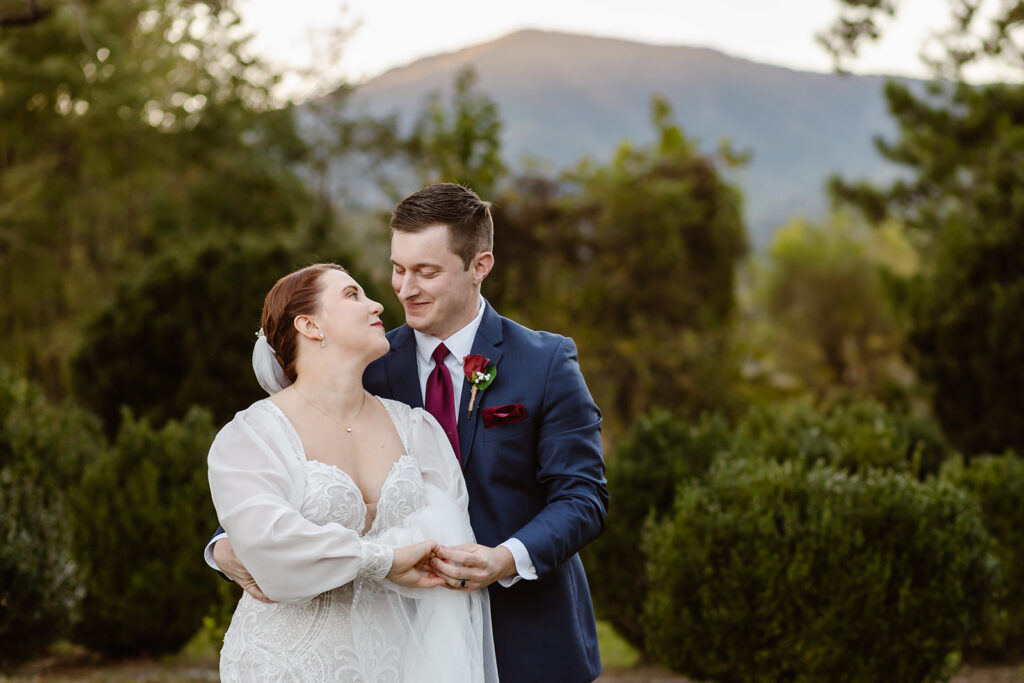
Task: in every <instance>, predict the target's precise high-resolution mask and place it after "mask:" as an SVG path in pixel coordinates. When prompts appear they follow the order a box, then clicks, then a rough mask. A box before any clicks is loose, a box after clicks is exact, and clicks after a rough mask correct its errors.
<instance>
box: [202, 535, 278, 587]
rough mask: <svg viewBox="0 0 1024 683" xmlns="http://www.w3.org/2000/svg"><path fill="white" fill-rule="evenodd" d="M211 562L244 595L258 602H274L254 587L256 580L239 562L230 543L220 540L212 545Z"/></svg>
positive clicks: (224, 539)
mask: <svg viewBox="0 0 1024 683" xmlns="http://www.w3.org/2000/svg"><path fill="white" fill-rule="evenodd" d="M213 561H214V562H216V563H217V566H218V567H220V570H221V571H222V572H224V574H225V575H227V577H228V578H229V579H231V580H232V581H234V582H235V583H237V584H238V585H239V586H241V587H242V590H244V591H245V592H246V593H248V594H249V595H251V596H252V597H254V598H256V599H257V600H259V601H260V602H274V601H273V600H271V599H270V598H268V597H267V596H266V595H264V594H263V591H261V590H260V587H259V586H257V585H256V580H255V579H254V578H252V574H250V573H249V572H248V570H246V568H245V566H244V565H242V563H241V562H239V560H238V556H237V555H235V550H234V548H232V547H231V541H229V540H228V539H226V538H222V539H220V540H219V541H217V542H216V543H214V544H213Z"/></svg>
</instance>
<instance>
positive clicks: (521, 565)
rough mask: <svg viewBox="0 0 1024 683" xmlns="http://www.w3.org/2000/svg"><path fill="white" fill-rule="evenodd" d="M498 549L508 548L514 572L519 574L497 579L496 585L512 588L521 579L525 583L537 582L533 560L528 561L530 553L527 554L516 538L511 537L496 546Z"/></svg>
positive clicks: (524, 547) (521, 543)
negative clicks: (525, 581) (514, 564)
mask: <svg viewBox="0 0 1024 683" xmlns="http://www.w3.org/2000/svg"><path fill="white" fill-rule="evenodd" d="M498 547H499V548H508V551H509V552H510V553H512V559H513V560H514V561H515V563H516V571H517V572H519V573H518V574H515V575H513V576H506V577H505V578H503V579H498V585H500V586H503V587H505V588H508V587H509V586H513V585H515V584H517V583H519V581H520V580H521V579H526V580H527V581H536V580H537V569H536V568H535V567H534V566H533V560H531V559H530V553H529V552H527V550H526V546H525V545H523V542H522V541H520V540H519V539H518V538H515V537H512V538H510V539H508V540H507V541H505V542H504V543H502V544H501V545H499V546H498Z"/></svg>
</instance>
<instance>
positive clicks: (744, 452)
mask: <svg viewBox="0 0 1024 683" xmlns="http://www.w3.org/2000/svg"><path fill="white" fill-rule="evenodd" d="M730 453H731V454H732V455H734V456H738V457H740V458H746V457H748V456H751V455H756V456H759V457H763V458H767V459H770V460H775V461H777V462H783V461H786V460H791V459H798V460H801V461H803V462H805V463H806V464H808V465H812V464H814V463H819V462H820V463H826V464H830V465H834V466H836V467H839V468H842V469H844V470H847V471H849V472H857V471H859V470H862V469H864V468H877V469H885V470H892V471H897V472H909V473H912V474H915V475H917V476H919V477H921V478H924V477H925V476H926V475H930V474H934V473H935V472H937V471H938V470H939V467H940V466H941V464H942V462H943V461H944V460H945V459H946V458H947V457H948V455H949V453H950V450H949V446H948V445H947V444H946V442H945V441H944V439H943V438H942V435H941V433H940V432H939V430H938V429H937V428H936V427H934V426H933V425H931V424H930V423H928V422H926V421H924V420H922V419H920V418H914V417H908V416H904V415H900V414H898V413H893V412H891V411H889V410H887V409H886V408H885V406H883V405H881V404H879V403H876V402H874V401H856V402H850V403H847V404H840V405H838V406H835V407H833V408H832V409H831V410H829V411H827V412H825V413H820V412H818V411H816V410H814V409H813V408H811V407H810V406H808V405H806V404H803V403H797V404H793V405H790V406H787V407H784V408H779V407H772V408H771V409H767V408H759V409H755V410H753V411H751V412H750V413H749V414H748V415H747V416H746V417H745V418H744V420H743V421H742V422H741V423H740V424H739V426H738V427H737V433H736V438H735V440H734V441H733V445H732V448H731V449H730Z"/></svg>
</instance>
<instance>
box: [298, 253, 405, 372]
mask: <svg viewBox="0 0 1024 683" xmlns="http://www.w3.org/2000/svg"><path fill="white" fill-rule="evenodd" d="M320 287H321V293H320V305H319V308H318V310H317V313H316V314H315V315H312V316H309V321H308V322H307V323H306V326H305V330H306V331H307V332H308V331H310V330H312V331H313V333H314V334H313V340H314V341H317V342H318V341H319V337H318V334H316V333H317V332H320V333H323V335H324V338H325V340H326V342H327V346H326V348H325V349H324V351H328V352H331V353H333V354H343V355H344V357H347V358H367V359H369V360H374V359H376V358H379V357H381V356H383V355H384V354H385V353H387V352H388V349H389V348H390V345H389V344H388V340H387V339H386V338H385V336H384V324H383V323H382V322H381V320H380V314H381V312H382V311H383V310H384V307H383V306H381V305H380V304H379V303H377V302H376V301H374V300H373V299H370V298H368V297H367V296H366V293H365V292H363V288H362V287H360V286H359V283H358V282H356V281H355V280H353V279H352V276H351V275H349V274H348V273H345V272H342V271H340V270H328V271H326V272H324V273H323V274H321V275H320ZM300 320H301V317H300V318H296V324H302V323H301V322H300ZM310 323H311V324H312V325H313V327H310V326H309V324H310ZM299 331H300V332H303V328H300V330H299ZM306 336H307V337H309V336H310V335H309V334H308V333H307V334H306ZM316 350H317V351H320V349H316Z"/></svg>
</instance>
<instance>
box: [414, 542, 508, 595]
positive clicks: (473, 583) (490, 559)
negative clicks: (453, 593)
mask: <svg viewBox="0 0 1024 683" xmlns="http://www.w3.org/2000/svg"><path fill="white" fill-rule="evenodd" d="M430 564H431V566H432V567H433V568H434V572H435V573H437V575H438V576H441V577H442V578H443V579H444V580H445V586H446V587H448V588H451V589H453V590H477V589H479V588H486V587H487V586H490V585H491V584H492V583H494V582H495V581H497V580H498V579H503V578H505V577H506V576H512V575H513V574H515V573H516V563H515V560H514V559H513V558H512V553H511V552H509V550H508V548H505V547H504V546H498V547H497V548H489V547H488V546H485V545H479V544H477V543H463V544H462V545H456V546H450V547H448V546H441V547H439V548H438V549H437V553H436V556H435V557H434V559H432V560H431V561H430ZM463 580H465V585H463Z"/></svg>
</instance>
